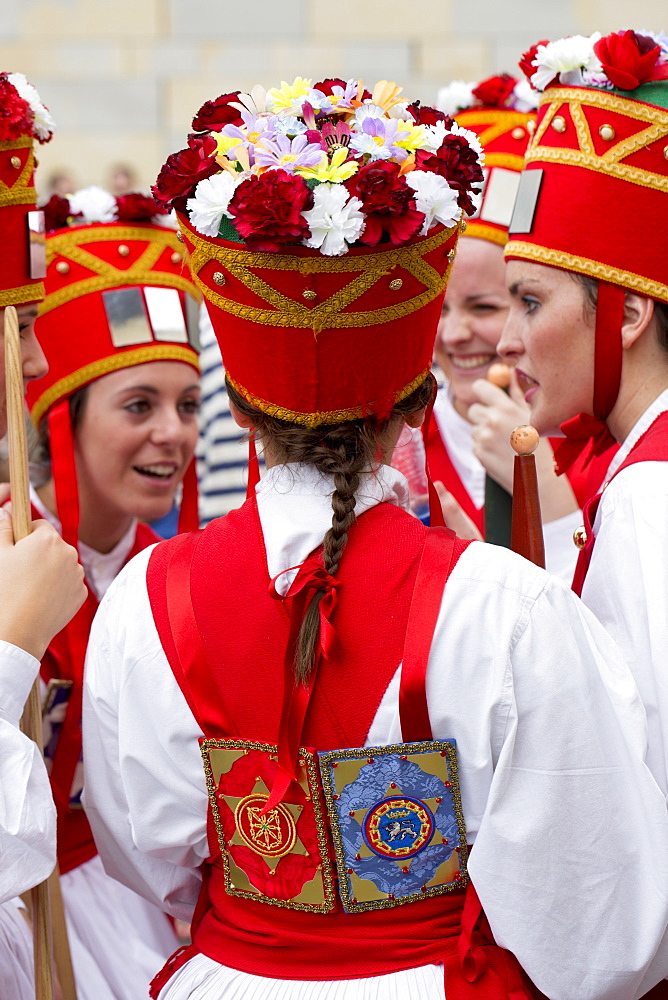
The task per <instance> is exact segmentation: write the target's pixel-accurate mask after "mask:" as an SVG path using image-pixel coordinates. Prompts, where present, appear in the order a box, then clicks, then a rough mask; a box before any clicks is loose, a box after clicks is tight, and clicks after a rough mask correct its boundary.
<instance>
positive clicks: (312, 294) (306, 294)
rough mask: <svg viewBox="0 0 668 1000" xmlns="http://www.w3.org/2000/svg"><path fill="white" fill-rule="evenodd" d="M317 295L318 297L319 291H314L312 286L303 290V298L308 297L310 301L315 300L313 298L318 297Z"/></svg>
mask: <svg viewBox="0 0 668 1000" xmlns="http://www.w3.org/2000/svg"><path fill="white" fill-rule="evenodd" d="M317 297H318V293H317V292H314V291H313V289H312V288H306V289H305V290H304V291H303V292H302V298H303V299H308V301H309V302H312V301H313V299H315V298H317Z"/></svg>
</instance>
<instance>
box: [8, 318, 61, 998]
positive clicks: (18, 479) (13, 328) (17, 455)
mask: <svg viewBox="0 0 668 1000" xmlns="http://www.w3.org/2000/svg"><path fill="white" fill-rule="evenodd" d="M5 387H6V398H7V444H8V447H9V481H10V484H11V490H12V526H13V529H14V543H16V542H18V541H20V540H21V539H22V538H25V537H26V535H29V534H30V532H31V517H30V493H29V485H28V483H29V480H28V442H27V438H26V425H25V407H24V402H23V365H22V361H21V340H20V337H19V321H18V316H17V314H16V309H15V308H14V306H6V308H5ZM40 701H41V699H40V692H39V678H37V679H36V680H35V683H34V684H33V686H32V688H31V691H30V694H29V695H28V700H27V702H26V704H25V708H24V710H23V718H22V719H21V728H22V729H23V732H24V733H25V734H26V735H27V736H29V737H30V739H31V740H34V741H35V743H36V744H37V746H38V747H39V751H40V753H41V754H42V755H43V753H44V747H43V745H42V711H41V704H40ZM30 899H31V911H32V932H33V941H34V951H35V997H36V1000H52V998H53V981H52V976H51V919H50V912H49V885H48V882H41V883H40V884H39V885H36V886H35V887H34V888H33V889H31V890H30Z"/></svg>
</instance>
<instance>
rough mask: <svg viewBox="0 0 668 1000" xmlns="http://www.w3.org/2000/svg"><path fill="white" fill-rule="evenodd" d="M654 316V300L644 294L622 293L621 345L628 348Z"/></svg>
mask: <svg viewBox="0 0 668 1000" xmlns="http://www.w3.org/2000/svg"><path fill="white" fill-rule="evenodd" d="M653 317H654V300H653V299H648V298H647V296H646V295H636V293H635V292H626V293H625V295H624V322H623V324H622V347H623V348H624V350H628V348H629V347H631V346H632V345H633V344H635V342H636V341H637V340H638V338H639V337H640V335H641V334H642V333H644V332H645V330H646V329H647V327H648V326H649V325H650V323H651V322H652V319H653Z"/></svg>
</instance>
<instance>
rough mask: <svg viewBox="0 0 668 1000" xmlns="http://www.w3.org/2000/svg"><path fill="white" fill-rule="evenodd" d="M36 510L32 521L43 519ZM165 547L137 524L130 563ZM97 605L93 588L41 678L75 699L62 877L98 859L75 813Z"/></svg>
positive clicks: (67, 748) (65, 747) (64, 789)
mask: <svg viewBox="0 0 668 1000" xmlns="http://www.w3.org/2000/svg"><path fill="white" fill-rule="evenodd" d="M40 516H41V515H40V514H39V512H38V511H36V510H34V509H33V517H40ZM158 541H160V538H159V537H158V535H156V534H155V532H154V531H153V530H152V529H151V528H149V526H148V525H147V524H141V523H139V524H137V530H136V534H135V540H134V544H133V546H132V549H131V551H130V554H129V555H128V561H129V560H130V559H131V558H132V557H133V556H135V555H137V553H138V552H141V550H142V549H145V548H146V547H147V546H149V545H153V543H154V542H158ZM98 603H99V602H98V600H97V598H96V597H95V594H94V593H93V591H92V590H91V588H90V586H88V597H87V599H86V601H85V602H84V604H83V606H82V607H81V608H80V609H79V611H78V612H77V614H76V615H75V616H74V618H73V619H72V621H71V622H70V623H69V625H67V626H66V627H65V628H64V629H63V630H62V631H61V632H59V633H58V635H57V636H55V637H54V638H53V639H52V641H51V643H50V645H49V647H48V649H47V651H46V653H45V654H44V657H43V659H42V667H41V676H42V680H43V681H44V682H45V683H47V684H48V682H49V681H50V680H51V679H52V678H58V679H61V680H69V681H72V688H71V691H70V698H69V701H68V703H67V710H66V713H65V719H64V721H63V725H62V728H61V730H60V733H59V737H58V745H57V748H56V751H55V754H54V757H53V769H52V771H51V790H52V791H53V798H54V801H55V803H56V808H57V811H58V863H59V865H60V871H61V873H62V874H64V873H65V872H68V871H71V870H72V869H73V868H78V866H79V865H82V864H84V862H86V861H90V859H91V858H93V857H95V855H96V854H97V848H96V847H95V842H94V840H93V834H92V833H91V829H90V826H89V825H88V820H87V819H86V815H85V813H84V811H83V809H71V808H70V791H71V789H72V782H73V780H74V772H75V769H76V767H77V764H78V762H79V758H80V756H81V696H82V690H83V670H84V660H85V657H86V647H87V645H88V636H89V635H90V629H91V625H92V623H93V618H94V616H95V612H96V611H97V608H98Z"/></svg>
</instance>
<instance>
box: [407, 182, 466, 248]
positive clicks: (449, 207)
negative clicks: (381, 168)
mask: <svg viewBox="0 0 668 1000" xmlns="http://www.w3.org/2000/svg"><path fill="white" fill-rule="evenodd" d="M406 183H407V184H408V186H409V187H411V188H413V190H414V191H415V207H416V208H417V210H418V212H423V213H424V224H423V226H422V229H421V230H420V235H421V236H424V235H425V233H427V232H429V230H430V229H431V227H432V226H435V225H436V223H437V222H440V223H441V224H442V225H443V226H454V224H455V223H456V222H458V221H459V218H460V216H461V214H462V210H461V208H460V207H459V205H458V204H457V192H456V191H453V189H452V188H451V187H450V185H449V184H448V182H447V181H446V179H445V177H441V176H440V174H432V173H429V172H428V171H426V170H411V171H410V172H409V173H407V174H406Z"/></svg>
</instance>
